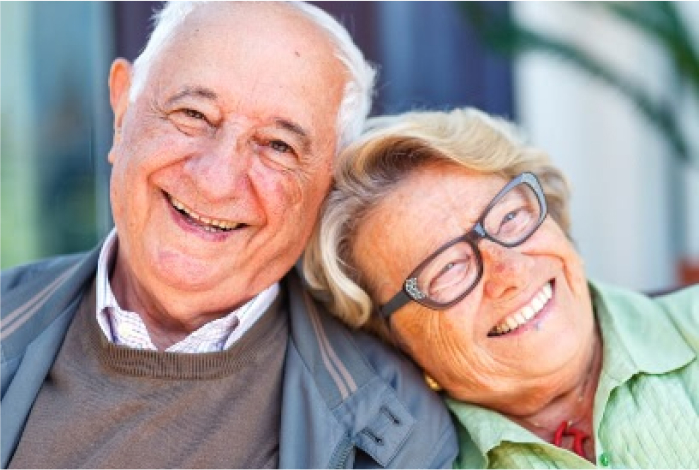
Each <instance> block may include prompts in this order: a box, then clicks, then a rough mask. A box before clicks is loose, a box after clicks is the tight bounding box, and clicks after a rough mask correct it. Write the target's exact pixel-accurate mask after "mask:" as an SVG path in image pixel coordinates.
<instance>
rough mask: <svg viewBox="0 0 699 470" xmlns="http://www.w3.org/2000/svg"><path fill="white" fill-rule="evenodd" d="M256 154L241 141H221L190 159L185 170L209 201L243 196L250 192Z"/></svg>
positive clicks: (234, 139)
mask: <svg viewBox="0 0 699 470" xmlns="http://www.w3.org/2000/svg"><path fill="white" fill-rule="evenodd" d="M252 163H253V155H252V153H251V150H250V148H248V147H247V146H245V145H244V144H243V143H241V141H240V139H236V138H234V137H228V138H225V139H218V140H216V141H215V142H212V143H210V145H207V146H206V147H205V148H203V149H201V151H200V152H198V153H197V154H196V155H193V156H191V157H190V158H188V160H187V162H186V163H185V171H186V172H187V174H188V176H189V177H190V178H191V179H192V181H193V182H194V184H195V185H196V187H197V191H198V193H199V194H200V195H201V196H202V197H204V198H206V199H207V200H208V201H220V200H225V199H228V198H232V197H240V196H241V195H243V194H245V193H246V191H249V190H250V189H251V182H250V170H251V165H252Z"/></svg>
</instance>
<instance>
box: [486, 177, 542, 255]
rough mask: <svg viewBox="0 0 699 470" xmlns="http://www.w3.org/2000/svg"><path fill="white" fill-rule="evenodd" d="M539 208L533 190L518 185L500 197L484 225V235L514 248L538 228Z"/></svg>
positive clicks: (525, 185) (527, 186)
mask: <svg viewBox="0 0 699 470" xmlns="http://www.w3.org/2000/svg"><path fill="white" fill-rule="evenodd" d="M541 212H542V208H541V205H540V204H539V198H538V197H537V195H536V192H535V191H534V188H532V187H531V186H529V185H528V184H527V183H520V184H518V185H517V186H514V187H512V189H510V190H509V191H508V192H506V193H505V194H503V195H502V196H501V197H500V199H499V200H498V201H497V202H496V203H495V205H494V206H493V207H491V208H490V210H489V211H488V213H487V214H486V216H485V220H484V221H483V226H484V228H485V231H486V232H487V233H488V235H490V236H491V237H493V238H494V239H496V240H497V241H499V242H500V243H502V244H504V245H509V246H514V245H517V244H519V243H521V242H522V241H523V240H524V239H526V238H527V237H529V235H531V234H532V233H533V232H534V231H535V230H536V229H537V227H538V226H539V222H540V219H541Z"/></svg>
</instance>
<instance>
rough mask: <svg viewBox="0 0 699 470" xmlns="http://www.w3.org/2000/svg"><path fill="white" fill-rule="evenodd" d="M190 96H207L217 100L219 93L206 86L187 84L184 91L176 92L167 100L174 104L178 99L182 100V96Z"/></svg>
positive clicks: (210, 99) (209, 98) (211, 99)
mask: <svg viewBox="0 0 699 470" xmlns="http://www.w3.org/2000/svg"><path fill="white" fill-rule="evenodd" d="M189 96H195V97H200V98H205V99H207V100H209V101H215V100H216V99H217V98H218V95H217V94H216V93H215V92H214V91H213V90H210V89H209V88H204V87H199V86H197V87H191V86H185V87H184V89H183V90H182V91H180V92H178V93H175V95H174V96H172V97H170V98H169V99H168V100H167V103H168V104H173V103H176V102H177V101H179V100H181V99H182V98H187V97H189Z"/></svg>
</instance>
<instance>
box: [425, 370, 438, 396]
mask: <svg viewBox="0 0 699 470" xmlns="http://www.w3.org/2000/svg"><path fill="white" fill-rule="evenodd" d="M425 383H426V384H427V386H428V387H430V388H431V389H432V390H434V391H435V392H441V391H442V386H441V385H439V384H438V383H437V381H436V380H435V379H433V378H432V377H430V376H429V375H427V373H426V372H425Z"/></svg>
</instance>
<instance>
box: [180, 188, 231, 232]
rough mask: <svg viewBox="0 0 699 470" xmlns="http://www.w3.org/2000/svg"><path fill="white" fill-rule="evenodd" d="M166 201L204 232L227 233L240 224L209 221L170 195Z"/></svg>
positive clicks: (209, 219)
mask: <svg viewBox="0 0 699 470" xmlns="http://www.w3.org/2000/svg"><path fill="white" fill-rule="evenodd" d="M168 199H169V200H170V204H172V207H174V208H175V209H177V210H178V211H179V212H180V213H182V214H184V215H185V216H187V217H189V218H190V219H191V220H193V221H194V222H196V224H197V225H199V226H200V227H201V228H203V229H204V230H206V231H207V232H220V231H223V232H228V231H230V230H233V229H236V228H238V227H239V226H240V225H242V224H240V223H236V222H228V221H225V220H218V219H211V218H209V217H205V216H203V215H200V214H197V213H196V212H194V211H193V210H191V209H190V208H188V207H187V206H185V205H184V204H182V203H181V202H180V201H178V200H177V199H175V198H174V197H172V196H171V195H169V194H168Z"/></svg>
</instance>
